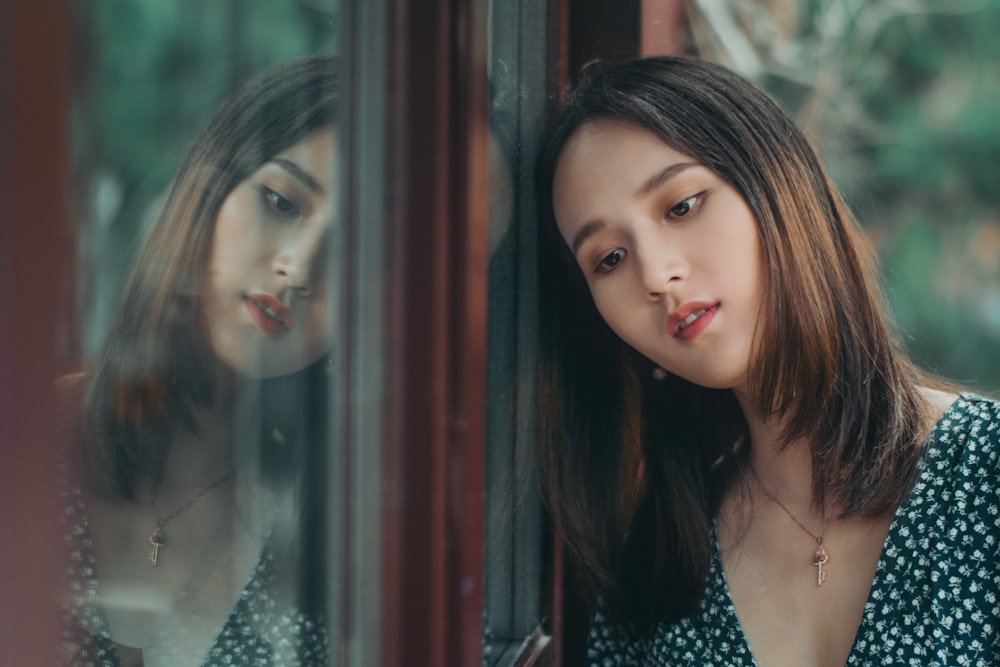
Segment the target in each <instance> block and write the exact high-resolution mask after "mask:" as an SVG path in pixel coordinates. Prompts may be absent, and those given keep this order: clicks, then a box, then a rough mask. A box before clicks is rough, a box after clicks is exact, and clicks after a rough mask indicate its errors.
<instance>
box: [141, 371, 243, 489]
mask: <svg viewBox="0 0 1000 667" xmlns="http://www.w3.org/2000/svg"><path fill="white" fill-rule="evenodd" d="M217 386H218V391H217V393H216V397H215V398H216V400H215V401H214V402H213V404H212V405H211V406H210V407H207V408H202V409H199V410H198V411H197V412H196V413H195V418H196V424H197V425H196V428H195V429H194V430H188V429H184V428H177V429H175V431H174V434H173V437H172V438H171V441H170V445H169V448H168V450H167V458H166V461H165V464H164V470H163V477H162V478H161V480H160V484H159V487H158V489H157V495H159V496H161V497H164V496H168V495H170V494H171V493H174V492H176V493H180V494H184V493H187V492H189V491H190V490H192V489H197V488H202V487H204V486H205V485H207V484H211V483H212V482H214V481H216V480H218V479H220V478H221V477H223V476H224V475H226V474H228V473H230V472H232V470H233V465H234V460H235V457H234V454H235V452H234V443H235V442H238V441H239V437H240V435H239V432H240V430H241V427H240V425H241V424H248V423H253V419H252V418H251V416H252V414H253V412H254V411H255V410H256V408H257V403H258V397H257V392H256V390H255V387H253V386H251V385H250V384H249V383H243V382H240V381H235V380H227V381H222V382H220V383H219V384H218V385H217Z"/></svg>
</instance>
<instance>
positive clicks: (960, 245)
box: [688, 0, 1000, 390]
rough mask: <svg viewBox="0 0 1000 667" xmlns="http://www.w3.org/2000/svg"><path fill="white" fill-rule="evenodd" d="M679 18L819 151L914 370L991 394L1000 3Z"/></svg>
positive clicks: (702, 49)
mask: <svg viewBox="0 0 1000 667" xmlns="http://www.w3.org/2000/svg"><path fill="white" fill-rule="evenodd" d="M688 7H689V9H690V14H689V15H690V20H691V28H692V35H693V39H694V42H695V47H696V50H697V51H698V52H699V53H701V54H702V55H703V56H705V57H708V58H710V59H713V60H716V61H719V62H722V63H724V64H726V65H729V66H731V67H733V68H735V69H737V70H738V71H741V72H743V73H744V74H745V75H747V76H749V77H750V78H752V79H754V80H755V81H757V82H758V83H759V84H761V85H762V86H763V87H764V88H765V89H767V90H768V91H770V92H771V94H772V95H774V96H775V97H776V98H778V99H779V100H780V101H781V102H782V104H783V105H784V106H785V108H787V109H788V110H789V111H791V112H792V113H793V114H794V115H796V116H797V118H798V119H799V122H800V124H801V125H802V126H803V128H804V129H805V130H806V133H807V135H808V136H809V137H810V139H811V140H812V141H813V143H814V145H816V147H817V148H818V149H819V150H820V152H821V154H822V156H823V159H824V162H825V163H826V164H827V166H828V167H829V169H830V172H831V176H832V177H833V178H834V180H835V181H836V182H837V184H838V186H839V187H840V188H841V190H842V191H843V192H844V194H845V196H846V198H847V199H848V201H849V203H850V204H851V206H852V207H853V209H854V210H855V211H856V212H857V213H858V215H859V217H860V219H861V222H862V224H864V225H865V227H866V228H867V229H868V230H869V232H870V233H871V235H872V237H873V239H874V240H875V242H876V244H877V247H878V249H879V252H880V254H881V256H882V258H883V268H884V271H885V276H886V282H887V286H888V292H889V297H890V300H891V302H892V306H893V309H894V310H895V312H896V313H897V317H898V319H899V321H900V324H901V325H902V326H903V327H904V328H905V329H906V333H907V343H908V344H909V345H910V347H911V349H912V350H913V352H914V353H915V355H916V356H917V357H918V359H920V360H921V361H922V362H925V363H927V364H928V365H929V366H931V367H933V368H935V369H936V370H938V371H940V372H942V373H944V374H946V375H949V376H951V377H955V378H956V379H959V380H961V381H965V382H970V383H971V384H973V385H975V386H979V387H983V388H985V389H988V390H1000V316H989V315H988V314H987V313H989V312H992V310H993V307H994V306H996V304H998V303H1000V247H997V246H994V245H992V242H991V239H994V237H995V236H996V238H1000V236H997V235H1000V231H997V230H998V229H1000V194H998V192H1000V191H998V189H997V181H996V173H997V168H996V156H997V155H1000V122H997V113H996V110H997V109H998V108H1000V66H998V65H997V63H1000V41H998V40H997V39H996V35H997V34H998V32H1000V3H996V2H992V1H990V0H896V1H894V2H870V1H869V0H808V1H806V2H799V1H798V0H734V1H732V2H726V3H722V2H718V1H717V0H692V1H691V2H689V3H688ZM997 243H1000V241H997ZM978 246H985V248H996V252H993V253H992V254H989V251H988V250H981V251H978V252H977V251H976V250H975V248H976V247H978ZM973 256H975V257H976V259H975V261H970V258H971V257H973ZM991 304H992V306H991Z"/></svg>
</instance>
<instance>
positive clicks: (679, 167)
mask: <svg viewBox="0 0 1000 667" xmlns="http://www.w3.org/2000/svg"><path fill="white" fill-rule="evenodd" d="M697 166H699V165H698V163H697V162H675V163H674V164H671V165H668V166H667V167H665V168H663V169H661V170H660V171H658V172H656V173H655V174H653V175H652V176H650V177H649V178H647V179H646V180H645V182H643V184H642V185H640V186H639V189H638V190H636V191H635V195H634V196H635V197H642V196H644V195H648V194H649V193H650V192H652V191H653V190H655V189H656V188H658V187H660V186H661V185H663V183H665V182H666V181H668V180H670V179H671V178H673V177H674V176H676V175H677V174H679V173H681V172H682V171H684V170H685V169H690V168H691V167H697ZM604 227H606V225H605V223H604V222H603V221H602V220H593V221H591V222H588V223H587V224H585V225H584V226H583V227H581V228H580V229H579V231H577V233H576V234H575V235H574V236H573V243H572V244H571V247H572V248H573V254H574V255H575V254H576V251H577V250H579V248H580V246H581V245H583V242H584V241H586V240H587V239H588V238H589V237H590V236H593V235H594V234H595V233H597V232H598V231H600V230H601V229H604Z"/></svg>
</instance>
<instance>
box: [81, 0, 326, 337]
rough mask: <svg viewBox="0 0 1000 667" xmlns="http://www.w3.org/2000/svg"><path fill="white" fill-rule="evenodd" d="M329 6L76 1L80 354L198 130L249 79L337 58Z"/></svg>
mask: <svg viewBox="0 0 1000 667" xmlns="http://www.w3.org/2000/svg"><path fill="white" fill-rule="evenodd" d="M337 4H338V3H337V2H335V1H333V0H170V1H168V2H161V1H151V0H77V2H76V3H75V5H74V8H75V14H76V30H77V35H78V39H77V43H78V45H79V46H78V48H79V50H80V58H78V60H79V62H80V65H79V66H78V67H79V70H80V71H79V73H78V79H79V82H80V85H79V87H78V95H77V100H76V108H75V117H74V128H73V129H74V132H73V138H74V143H75V145H74V155H75V159H76V165H75V166H76V171H77V173H78V174H79V176H78V182H79V183H80V186H81V191H80V196H81V200H82V204H83V207H82V208H83V211H84V213H83V214H82V216H81V218H82V219H81V220H80V221H79V223H80V226H81V234H80V235H81V261H80V264H81V266H80V272H81V288H80V291H81V294H80V295H79V296H80V301H81V304H82V309H81V310H82V312H83V313H84V316H83V322H82V325H83V330H84V343H83V346H84V349H85V351H87V350H90V349H93V346H94V345H95V344H96V343H97V341H99V340H101V339H102V338H103V331H104V326H105V324H106V322H107V320H108V318H109V316H110V311H111V309H112V308H113V304H114V303H116V302H117V299H118V294H119V285H120V283H121V281H122V279H123V277H124V274H125V271H126V270H127V268H128V266H129V264H130V260H131V257H132V255H133V253H134V250H135V248H136V247H137V245H138V242H139V238H140V237H141V234H142V230H143V228H144V227H145V224H146V223H147V222H148V220H149V219H150V218H151V217H152V215H154V213H155V206H156V201H157V200H158V198H159V197H160V196H161V195H162V193H163V192H164V190H165V188H166V187H167V184H168V181H169V179H170V177H171V175H172V174H173V173H174V171H175V170H176V169H177V167H178V166H179V165H178V162H179V161H180V159H181V157H182V156H183V155H184V153H185V152H186V150H187V148H188V146H189V144H190V142H191V140H192V139H193V137H194V136H195V134H196V133H197V131H198V130H199V129H200V128H201V126H202V125H203V124H204V123H205V122H206V121H207V120H208V118H209V117H210V116H211V114H212V112H213V111H214V110H215V109H216V108H217V107H218V105H219V104H220V103H221V102H222V100H224V99H225V98H226V97H227V96H228V95H229V94H230V93H231V92H232V91H233V90H235V88H236V87H237V86H238V85H240V84H241V83H243V82H244V81H246V80H247V79H248V78H249V77H250V76H251V75H253V74H254V73H256V72H258V71H260V70H262V69H264V68H266V67H268V66H269V65H272V64H275V63H278V62H282V61H287V60H291V59H293V58H296V57H298V56H301V55H305V54H308V53H316V52H326V53H334V52H336V48H337V44H336V36H337V29H336V25H337V22H338V15H337V12H336V7H335V6H336V5H337Z"/></svg>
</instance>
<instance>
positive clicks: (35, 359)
mask: <svg viewBox="0 0 1000 667" xmlns="http://www.w3.org/2000/svg"><path fill="white" fill-rule="evenodd" d="M69 43H70V31H69V17H68V9H67V4H66V3H60V2H13V3H9V2H8V3H4V4H3V5H2V6H0V99H2V104H0V304H2V306H0V313H2V314H0V590H2V591H3V595H0V664H4V665H43V664H55V661H56V658H57V655H58V649H59V635H58V632H57V625H56V620H57V598H56V596H57V593H58V591H57V584H58V581H59V576H58V575H59V571H60V570H59V563H60V556H61V552H60V544H61V541H60V539H59V529H58V523H57V519H58V514H57V510H58V499H57V489H56V467H55V458H56V457H55V451H56V447H57V446H58V444H59V442H58V439H59V431H58V429H57V428H56V424H58V423H59V422H60V420H59V419H58V411H57V399H58V397H57V396H56V385H55V381H56V378H57V376H58V374H59V373H60V370H61V369H60V361H61V360H62V361H64V360H65V359H66V358H67V357H68V356H70V355H71V354H72V349H71V348H72V347H73V344H72V342H71V341H73V340H74V336H73V334H72V332H71V331H70V328H71V327H70V325H71V322H70V321H69V320H70V318H71V316H70V314H69V312H68V309H67V308H66V304H67V303H69V301H68V298H67V290H68V287H69V279H70V277H71V267H72V265H73V248H72V243H71V238H72V234H71V230H70V228H69V222H68V212H69V204H68V182H69V165H68V155H69V141H68V128H69V118H68V106H69V104H68V103H69V85H68V83H69V73H68V64H69V62H70V59H69V53H70V46H69Z"/></svg>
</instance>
